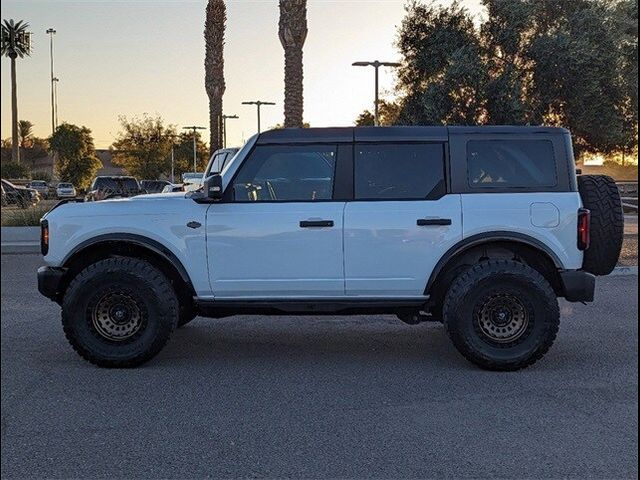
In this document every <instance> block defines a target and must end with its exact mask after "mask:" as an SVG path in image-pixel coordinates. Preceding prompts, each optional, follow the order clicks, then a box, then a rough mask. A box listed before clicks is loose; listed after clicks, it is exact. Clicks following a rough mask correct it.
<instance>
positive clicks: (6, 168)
mask: <svg viewBox="0 0 640 480" xmlns="http://www.w3.org/2000/svg"><path fill="white" fill-rule="evenodd" d="M0 171H1V174H2V178H10V179H11V178H30V176H31V172H30V171H29V168H28V167H27V166H26V165H23V164H22V163H17V162H13V161H12V160H11V159H8V160H6V161H3V162H2V163H0Z"/></svg>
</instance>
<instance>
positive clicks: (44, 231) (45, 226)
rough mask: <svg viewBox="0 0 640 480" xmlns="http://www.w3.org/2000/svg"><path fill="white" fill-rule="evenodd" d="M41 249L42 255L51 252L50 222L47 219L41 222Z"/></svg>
mask: <svg viewBox="0 0 640 480" xmlns="http://www.w3.org/2000/svg"><path fill="white" fill-rule="evenodd" d="M40 251H41V252H42V255H46V254H47V253H48V252H49V222H47V221H46V220H42V221H41V222H40Z"/></svg>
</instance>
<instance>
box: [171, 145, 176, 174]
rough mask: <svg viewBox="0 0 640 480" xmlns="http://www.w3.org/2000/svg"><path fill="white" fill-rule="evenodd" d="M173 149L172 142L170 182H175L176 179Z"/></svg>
mask: <svg viewBox="0 0 640 480" xmlns="http://www.w3.org/2000/svg"><path fill="white" fill-rule="evenodd" d="M173 149H174V145H173V143H172V144H171V183H176V179H175V175H174V173H175V160H174V156H173Z"/></svg>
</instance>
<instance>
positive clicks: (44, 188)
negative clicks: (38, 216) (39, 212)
mask: <svg viewBox="0 0 640 480" xmlns="http://www.w3.org/2000/svg"><path fill="white" fill-rule="evenodd" d="M26 187H27V188H32V189H34V190H35V191H36V192H38V194H39V195H40V197H41V198H49V184H48V183H47V182H45V181H44V180H31V181H30V182H29V183H27V185H26Z"/></svg>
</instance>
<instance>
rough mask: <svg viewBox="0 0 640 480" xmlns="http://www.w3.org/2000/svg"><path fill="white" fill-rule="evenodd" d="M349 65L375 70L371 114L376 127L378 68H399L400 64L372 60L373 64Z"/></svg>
mask: <svg viewBox="0 0 640 480" xmlns="http://www.w3.org/2000/svg"><path fill="white" fill-rule="evenodd" d="M351 65H353V66H354V67H373V68H374V69H375V72H376V74H375V90H376V93H375V101H374V110H375V111H374V114H373V118H374V120H373V123H374V125H375V126H376V127H377V126H379V125H380V119H379V117H378V103H379V100H378V69H379V68H380V67H399V66H400V64H399V63H396V62H379V61H378V60H374V61H373V62H353V63H352V64H351Z"/></svg>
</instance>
